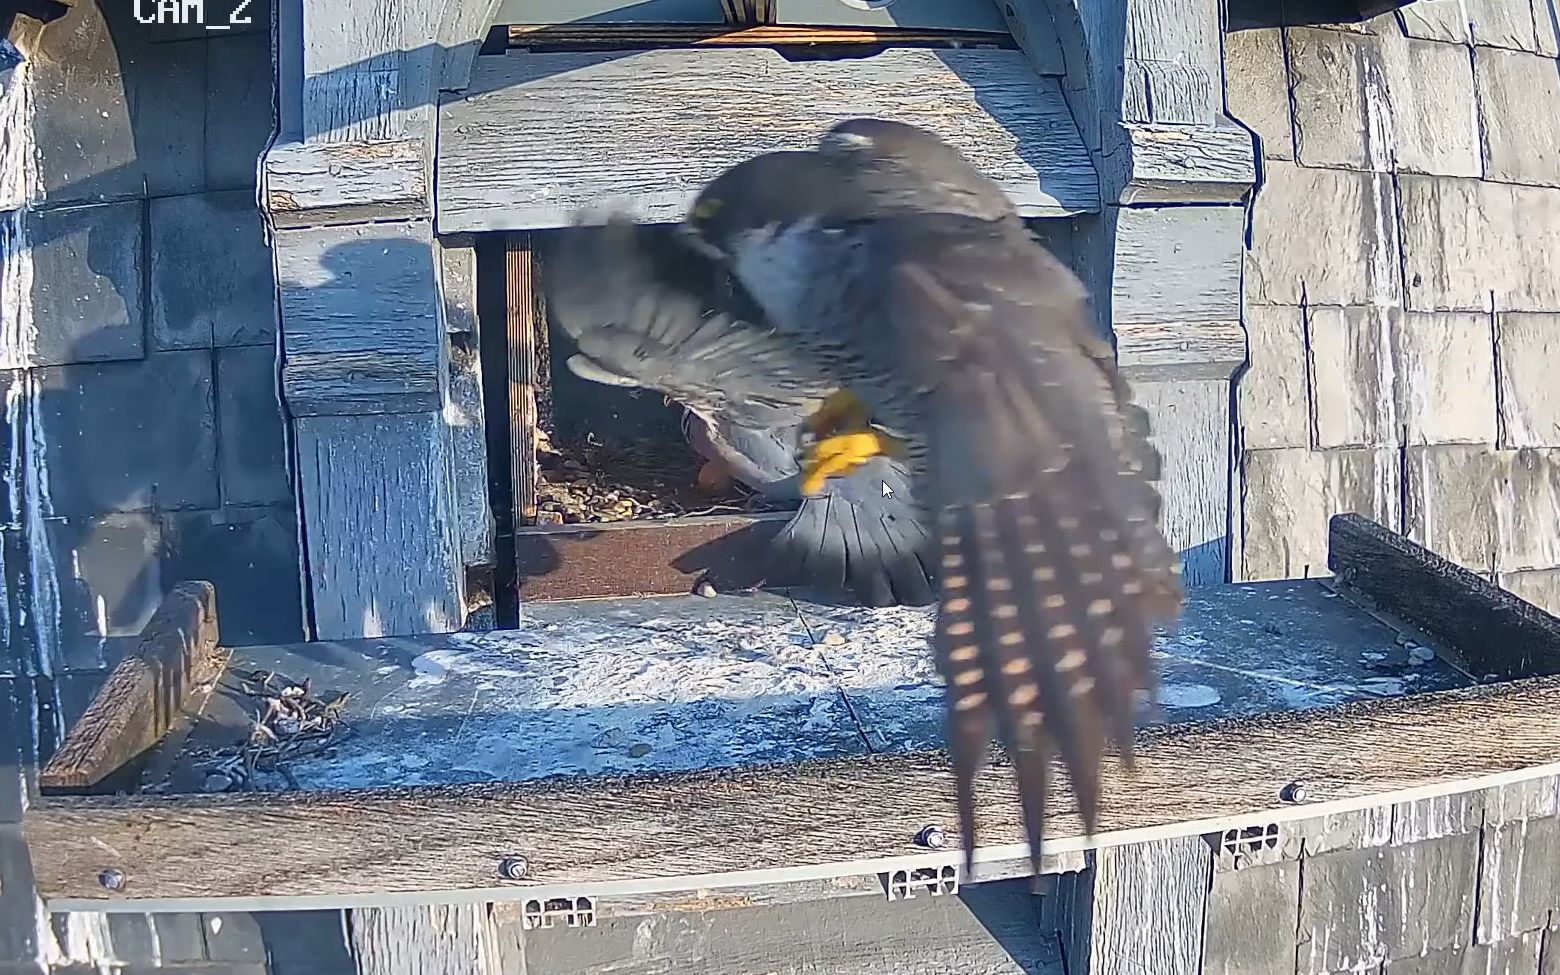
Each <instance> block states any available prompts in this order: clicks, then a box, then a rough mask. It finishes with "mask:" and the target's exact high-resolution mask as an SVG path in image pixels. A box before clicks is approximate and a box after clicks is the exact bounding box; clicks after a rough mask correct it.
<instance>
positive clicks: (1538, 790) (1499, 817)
mask: <svg viewBox="0 0 1560 975" xmlns="http://www.w3.org/2000/svg"><path fill="white" fill-rule="evenodd" d="M1555 815H1560V776H1554V775H1545V776H1541V777H1539V778H1536V779H1524V780H1523V781H1521V782H1513V783H1511V784H1510V785H1497V786H1491V787H1490V788H1488V789H1486V790H1484V825H1485V827H1486V828H1489V827H1491V826H1505V825H1506V824H1508V823H1515V822H1519V821H1521V820H1524V819H1542V818H1545V817H1548V816H1555Z"/></svg>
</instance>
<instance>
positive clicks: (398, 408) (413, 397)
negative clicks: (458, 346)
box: [275, 220, 445, 417]
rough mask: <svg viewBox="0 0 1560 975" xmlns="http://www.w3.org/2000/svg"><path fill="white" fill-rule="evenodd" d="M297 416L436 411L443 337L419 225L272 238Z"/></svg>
mask: <svg viewBox="0 0 1560 975" xmlns="http://www.w3.org/2000/svg"><path fill="white" fill-rule="evenodd" d="M275 241H276V267H277V283H278V285H279V286H280V288H281V291H282V327H283V329H284V331H285V335H286V339H285V349H286V354H285V356H284V358H283V361H282V389H283V393H284V395H285V396H286V399H287V407H288V409H289V410H290V411H291V413H292V414H293V416H295V417H300V416H323V415H340V414H359V413H403V412H404V413H415V412H422V411H427V410H437V409H439V408H441V407H442V406H443V394H442V392H441V390H442V388H443V376H442V372H443V370H444V368H445V365H444V330H443V329H442V328H440V327H439V295H438V289H437V283H436V281H437V279H436V272H435V269H434V262H433V250H432V247H433V234H432V230H431V228H430V227H429V225H428V222H427V221H425V220H414V221H409V222H405V223H374V224H353V225H349V226H340V227H308V228H298V229H291V230H278V231H276V232H275Z"/></svg>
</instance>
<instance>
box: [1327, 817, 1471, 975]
mask: <svg viewBox="0 0 1560 975" xmlns="http://www.w3.org/2000/svg"><path fill="white" fill-rule="evenodd" d="M1478 856H1479V841H1478V836H1477V835H1476V834H1471V833H1470V834H1466V835H1463V836H1449V837H1444V838H1442V839H1436V840H1426V841H1424V842H1422V843H1415V844H1410V845H1408V846H1401V847H1393V846H1387V847H1375V848H1369V849H1362V850H1344V851H1339V852H1335V853H1327V854H1324V855H1322V856H1317V857H1308V858H1307V859H1306V860H1305V882H1304V884H1303V886H1302V889H1301V899H1300V926H1299V932H1300V936H1299V940H1300V950H1299V955H1298V961H1299V964H1298V966H1297V972H1298V973H1300V975H1322V973H1332V972H1346V971H1363V970H1367V969H1369V968H1371V967H1372V966H1374V965H1379V964H1381V963H1382V962H1384V961H1386V960H1387V959H1389V958H1407V957H1411V956H1417V955H1421V954H1425V953H1427V952H1429V951H1436V950H1442V949H1448V948H1455V947H1461V946H1465V945H1468V944H1470V943H1472V938H1471V934H1472V929H1473V917H1474V897H1475V895H1474V890H1475V884H1476V882H1477V872H1478Z"/></svg>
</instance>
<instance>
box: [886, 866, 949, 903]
mask: <svg viewBox="0 0 1560 975" xmlns="http://www.w3.org/2000/svg"><path fill="white" fill-rule="evenodd" d="M880 876H881V877H882V878H883V889H884V890H885V891H887V892H888V899H889V900H890V901H907V900H911V899H912V898H914V897H915V895H916V893H917V891H920V890H925V891H926V892H927V893H929V894H931V895H932V896H933V897H944V896H946V895H948V894H957V893H958V892H959V868H958V867H956V866H954V865H953V864H951V863H947V864H944V865H942V866H940V867H917V868H916V869H914V870H890V871H889V872H888V873H885V874H881V875H880Z"/></svg>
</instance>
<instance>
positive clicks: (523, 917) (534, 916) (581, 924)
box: [520, 897, 596, 931]
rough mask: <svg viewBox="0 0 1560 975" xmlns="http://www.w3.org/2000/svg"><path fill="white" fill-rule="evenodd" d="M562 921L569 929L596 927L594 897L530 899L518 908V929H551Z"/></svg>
mask: <svg viewBox="0 0 1560 975" xmlns="http://www.w3.org/2000/svg"><path fill="white" fill-rule="evenodd" d="M559 920H563V921H564V922H566V923H567V924H568V926H569V927H571V928H593V927H595V926H596V899H595V898H594V897H549V898H547V899H546V900H539V899H537V898H532V899H531V900H528V901H526V902H525V904H524V905H522V906H521V908H520V929H521V930H522V931H535V930H537V929H538V928H551V927H555V926H557V924H558V921H559Z"/></svg>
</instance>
